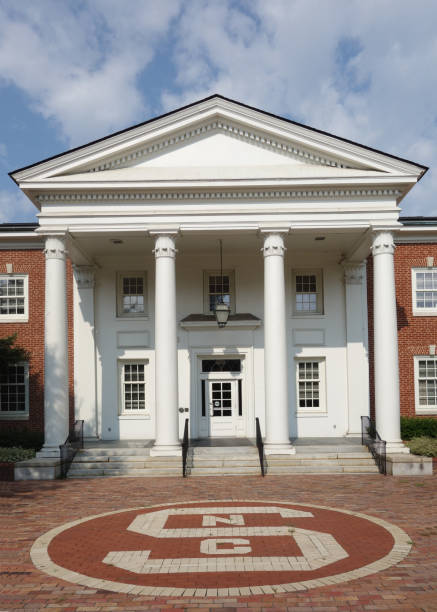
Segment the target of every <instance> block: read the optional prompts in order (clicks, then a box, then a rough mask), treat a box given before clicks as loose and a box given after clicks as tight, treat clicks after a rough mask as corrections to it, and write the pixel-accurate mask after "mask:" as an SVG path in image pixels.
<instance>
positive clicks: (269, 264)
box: [263, 233, 295, 455]
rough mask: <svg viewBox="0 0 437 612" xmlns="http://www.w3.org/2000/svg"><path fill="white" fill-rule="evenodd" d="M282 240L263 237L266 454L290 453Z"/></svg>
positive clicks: (281, 238) (278, 235)
mask: <svg viewBox="0 0 437 612" xmlns="http://www.w3.org/2000/svg"><path fill="white" fill-rule="evenodd" d="M284 252H285V247H284V240H283V236H282V234H281V233H268V234H267V235H266V236H265V238H264V248H263V254H264V379H265V380H264V384H265V399H266V439H265V446H264V449H265V452H266V454H268V455H271V454H293V453H294V452H295V449H294V448H293V447H292V445H291V443H290V438H289V425H288V355H287V324H286V313H285V278H284Z"/></svg>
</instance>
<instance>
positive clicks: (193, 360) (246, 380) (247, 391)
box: [190, 347, 255, 439]
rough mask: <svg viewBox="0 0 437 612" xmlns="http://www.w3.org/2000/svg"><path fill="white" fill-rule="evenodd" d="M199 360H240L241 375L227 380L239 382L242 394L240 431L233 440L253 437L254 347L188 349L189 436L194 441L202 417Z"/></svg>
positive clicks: (198, 433) (198, 432) (200, 367)
mask: <svg viewBox="0 0 437 612" xmlns="http://www.w3.org/2000/svg"><path fill="white" fill-rule="evenodd" d="M202 359H240V360H241V372H240V373H239V374H238V375H234V376H232V375H229V373H226V372H223V375H225V377H226V374H228V378H230V379H234V378H235V379H236V380H238V379H240V380H241V381H242V382H241V387H242V389H241V393H242V411H243V417H242V430H241V431H240V432H239V433H238V434H237V436H236V437H243V438H246V437H255V401H254V387H253V348H252V347H245V348H239V347H238V348H237V347H223V348H206V347H197V348H192V349H191V350H190V372H191V381H190V436H191V438H193V439H196V438H199V437H200V419H201V418H202V416H201V415H202V387H201V379H202V377H201V374H203V376H204V377H206V375H207V373H206V372H203V373H202Z"/></svg>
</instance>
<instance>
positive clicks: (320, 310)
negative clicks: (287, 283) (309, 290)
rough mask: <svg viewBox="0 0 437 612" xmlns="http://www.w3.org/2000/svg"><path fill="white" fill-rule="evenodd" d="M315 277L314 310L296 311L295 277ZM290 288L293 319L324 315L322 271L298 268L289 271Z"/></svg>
mask: <svg viewBox="0 0 437 612" xmlns="http://www.w3.org/2000/svg"><path fill="white" fill-rule="evenodd" d="M310 275H312V276H315V277H316V294H317V298H316V300H317V301H316V310H314V311H305V310H297V308H296V294H297V293H298V292H297V291H296V277H297V276H310ZM291 287H292V314H293V317H314V316H320V315H323V314H324V303H323V270H322V269H320V268H318V269H316V268H298V269H295V270H294V269H293V270H292V271H291Z"/></svg>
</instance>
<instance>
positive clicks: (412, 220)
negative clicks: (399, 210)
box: [399, 217, 437, 225]
mask: <svg viewBox="0 0 437 612" xmlns="http://www.w3.org/2000/svg"><path fill="white" fill-rule="evenodd" d="M399 221H400V222H401V223H402V225H437V217H399Z"/></svg>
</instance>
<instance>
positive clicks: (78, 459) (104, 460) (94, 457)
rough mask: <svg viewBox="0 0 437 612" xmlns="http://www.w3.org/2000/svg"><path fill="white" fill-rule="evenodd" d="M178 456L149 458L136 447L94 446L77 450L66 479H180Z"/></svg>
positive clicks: (147, 452)
mask: <svg viewBox="0 0 437 612" xmlns="http://www.w3.org/2000/svg"><path fill="white" fill-rule="evenodd" d="M181 474H182V459H181V457H151V456H150V449H149V448H145V447H144V446H143V447H138V446H136V445H129V446H128V445H126V446H124V447H121V448H120V447H115V446H108V447H105V446H98V445H96V446H95V447H94V448H84V449H82V450H79V451H78V452H77V454H76V456H75V458H74V460H73V462H72V464H71V466H70V469H69V470H68V474H67V478H102V477H105V476H106V477H108V476H131V477H132V476H137V477H144V476H158V477H159V476H181Z"/></svg>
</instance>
